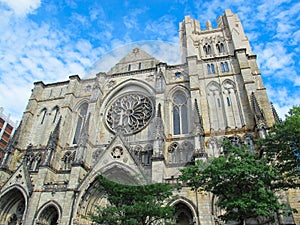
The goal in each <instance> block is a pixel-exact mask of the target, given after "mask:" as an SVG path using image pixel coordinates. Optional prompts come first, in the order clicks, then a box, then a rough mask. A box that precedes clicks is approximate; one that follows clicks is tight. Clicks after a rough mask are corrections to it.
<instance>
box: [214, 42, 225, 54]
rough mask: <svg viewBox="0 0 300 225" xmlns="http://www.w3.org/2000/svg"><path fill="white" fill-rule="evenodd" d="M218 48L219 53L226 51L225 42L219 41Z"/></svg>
mask: <svg viewBox="0 0 300 225" xmlns="http://www.w3.org/2000/svg"><path fill="white" fill-rule="evenodd" d="M216 48H217V49H218V52H219V53H222V52H225V48H224V44H223V43H221V42H218V43H217V44H216Z"/></svg>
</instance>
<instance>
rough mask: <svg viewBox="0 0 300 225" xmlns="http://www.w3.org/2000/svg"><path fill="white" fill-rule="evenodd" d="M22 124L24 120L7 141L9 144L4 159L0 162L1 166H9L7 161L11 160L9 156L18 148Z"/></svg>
mask: <svg viewBox="0 0 300 225" xmlns="http://www.w3.org/2000/svg"><path fill="white" fill-rule="evenodd" d="M21 126H22V121H21V122H20V125H19V126H18V128H17V129H16V131H15V133H14V135H13V136H12V137H11V138H10V139H9V141H8V143H7V146H6V148H5V152H4V156H3V159H2V161H1V164H0V168H7V163H8V161H9V158H10V156H11V154H12V152H13V151H14V149H15V148H16V145H17V144H18V140H19V137H20V133H21Z"/></svg>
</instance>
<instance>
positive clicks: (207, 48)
mask: <svg viewBox="0 0 300 225" xmlns="http://www.w3.org/2000/svg"><path fill="white" fill-rule="evenodd" d="M203 51H204V52H205V54H206V55H210V54H212V50H211V46H210V45H209V44H207V43H206V44H205V45H204V46H203Z"/></svg>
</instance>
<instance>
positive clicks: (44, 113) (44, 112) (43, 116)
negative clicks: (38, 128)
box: [41, 108, 47, 124]
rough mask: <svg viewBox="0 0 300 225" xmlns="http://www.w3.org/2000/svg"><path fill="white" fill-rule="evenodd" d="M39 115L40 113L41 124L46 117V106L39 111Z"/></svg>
mask: <svg viewBox="0 0 300 225" xmlns="http://www.w3.org/2000/svg"><path fill="white" fill-rule="evenodd" d="M41 115H42V119H41V124H43V123H44V122H45V118H46V115H47V109H46V108H44V109H43V110H42V111H41Z"/></svg>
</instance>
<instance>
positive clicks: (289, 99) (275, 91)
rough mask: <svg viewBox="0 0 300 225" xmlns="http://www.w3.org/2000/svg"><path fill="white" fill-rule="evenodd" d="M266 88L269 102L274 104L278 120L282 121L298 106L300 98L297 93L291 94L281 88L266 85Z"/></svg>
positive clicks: (284, 88)
mask: <svg viewBox="0 0 300 225" xmlns="http://www.w3.org/2000/svg"><path fill="white" fill-rule="evenodd" d="M266 88H267V91H268V95H269V98H270V101H272V102H273V103H274V107H275V109H276V111H277V113H278V115H279V117H280V118H282V119H284V118H285V115H286V114H287V113H288V111H289V110H290V109H291V108H292V107H293V106H295V105H297V104H298V105H299V102H300V96H299V94H298V93H295V92H292V91H290V90H288V89H287V88H286V87H283V86H279V87H274V86H271V85H270V84H267V85H266Z"/></svg>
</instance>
